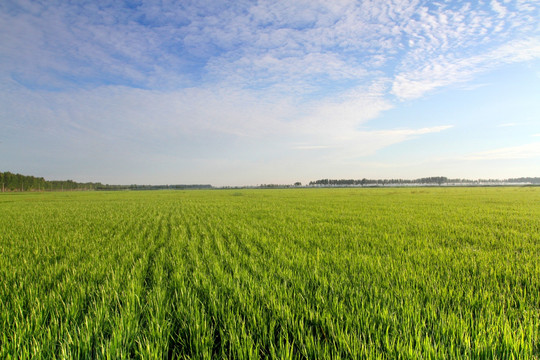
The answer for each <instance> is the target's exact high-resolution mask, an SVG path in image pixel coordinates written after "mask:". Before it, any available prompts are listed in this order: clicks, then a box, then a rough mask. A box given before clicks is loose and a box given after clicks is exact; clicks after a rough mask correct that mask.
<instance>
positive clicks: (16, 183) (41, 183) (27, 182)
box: [0, 171, 212, 192]
mask: <svg viewBox="0 0 540 360" xmlns="http://www.w3.org/2000/svg"><path fill="white" fill-rule="evenodd" d="M211 188H212V185H207V184H201V185H199V184H195V185H135V184H132V185H109V184H102V183H100V182H86V183H79V182H76V181H73V180H45V179H44V178H42V177H35V176H28V175H21V174H14V173H11V172H9V171H6V172H0V191H2V192H8V191H9V192H15V191H74V190H78V191H81V190H162V189H172V190H186V189H211Z"/></svg>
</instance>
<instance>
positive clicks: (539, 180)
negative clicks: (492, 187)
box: [309, 176, 540, 186]
mask: <svg viewBox="0 0 540 360" xmlns="http://www.w3.org/2000/svg"><path fill="white" fill-rule="evenodd" d="M486 183H487V184H489V183H493V184H496V183H518V184H535V185H540V177H521V178H511V179H504V180H500V179H478V180H470V179H449V178H447V177H445V176H432V177H424V178H419V179H414V180H408V179H366V178H364V179H356V180H355V179H320V180H316V181H310V182H309V185H310V186H385V185H390V184H392V185H443V184H486Z"/></svg>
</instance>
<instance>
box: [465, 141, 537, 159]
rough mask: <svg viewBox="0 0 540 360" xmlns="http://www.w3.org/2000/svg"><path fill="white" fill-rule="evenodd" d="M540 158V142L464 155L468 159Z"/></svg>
mask: <svg viewBox="0 0 540 360" xmlns="http://www.w3.org/2000/svg"><path fill="white" fill-rule="evenodd" d="M529 158H540V142H535V143H530V144H525V145H518V146H511V147H505V148H500V149H494V150H488V151H482V152H478V153H475V154H471V155H467V156H465V157H464V159H466V160H504V159H529Z"/></svg>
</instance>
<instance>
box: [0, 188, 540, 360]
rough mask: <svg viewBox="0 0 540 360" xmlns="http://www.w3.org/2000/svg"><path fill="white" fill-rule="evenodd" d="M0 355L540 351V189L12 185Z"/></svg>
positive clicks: (484, 354) (495, 354) (0, 264)
mask: <svg viewBox="0 0 540 360" xmlns="http://www.w3.org/2000/svg"><path fill="white" fill-rule="evenodd" d="M0 216H1V217H0V219H1V220H0V279H1V282H0V358H2V359H5V358H10V357H13V358H27V359H30V358H92V359H94V358H114V359H116V358H145V359H147V358H157V359H160V358H196V359H198V358H206V359H211V358H212V359H218V358H229V359H254V358H303V359H316V358H318V359H330V358H374V359H376V358H381V359H399V358H403V359H429V358H433V359H444V358H446V359H458V358H487V359H492V358H499V359H507V358H521V359H531V358H532V359H539V358H540V188H531V187H523V188H414V189H410V188H402V189H283V190H208V191H206V190H205V191H149V192H117V193H113V192H108V193H101V192H64V193H21V194H1V195H0Z"/></svg>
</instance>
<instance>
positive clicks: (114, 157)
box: [0, 0, 540, 186]
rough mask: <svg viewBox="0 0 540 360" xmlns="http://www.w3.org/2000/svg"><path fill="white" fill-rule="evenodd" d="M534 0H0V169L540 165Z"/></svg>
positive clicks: (61, 173) (157, 176)
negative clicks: (87, 0) (97, 0)
mask: <svg viewBox="0 0 540 360" xmlns="http://www.w3.org/2000/svg"><path fill="white" fill-rule="evenodd" d="M538 99H540V4H539V3H538V2H536V1H526V0H516V1H511V0H500V1H496V0H492V1H486V2H477V1H443V2H440V3H435V2H433V3H432V2H421V1H400V0H396V1H388V2H374V1H358V2H357V1H336V2H322V1H291V2H277V3H276V2H272V1H246V2H234V3H228V2H222V1H211V2H200V1H199V2H191V1H187V2H182V3H177V4H176V3H164V4H162V3H159V2H155V1H143V0H141V1H103V2H100V3H99V5H96V4H95V3H92V2H91V3H85V4H79V3H75V4H74V3H69V2H66V1H51V2H45V3H42V2H39V1H30V0H28V1H27V0H24V1H22V0H21V1H11V0H8V1H4V2H2V3H1V4H0V171H10V172H13V173H21V174H24V175H32V176H38V177H44V178H45V179H48V180H53V179H58V180H67V179H71V180H74V181H77V182H102V183H104V184H105V183H108V184H130V183H136V184H154V185H157V184H167V183H168V184H212V185H214V186H243V185H257V184H263V183H275V184H292V183H294V182H296V181H300V182H302V183H303V184H305V183H308V182H309V181H315V180H318V179H324V178H332V179H342V178H343V179H362V178H369V179H385V178H386V179H391V178H404V179H416V178H422V177H429V176H446V177H448V178H467V179H478V178H484V179H489V178H494V179H507V178H518V177H535V176H540V161H539V160H540V101H538Z"/></svg>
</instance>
